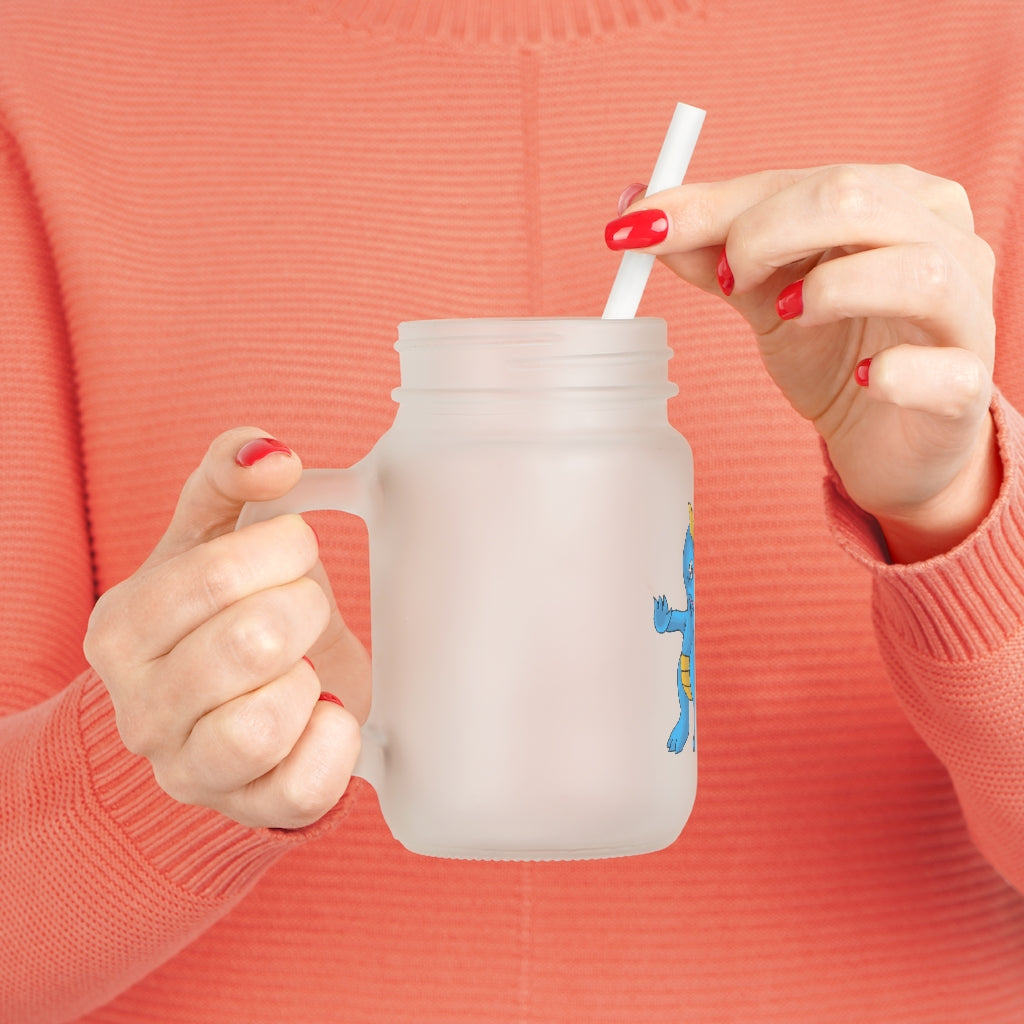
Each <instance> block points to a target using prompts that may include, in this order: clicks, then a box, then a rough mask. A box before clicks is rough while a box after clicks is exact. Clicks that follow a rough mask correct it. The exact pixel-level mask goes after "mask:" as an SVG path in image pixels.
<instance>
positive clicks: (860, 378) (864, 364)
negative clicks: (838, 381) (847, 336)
mask: <svg viewBox="0 0 1024 1024" xmlns="http://www.w3.org/2000/svg"><path fill="white" fill-rule="evenodd" d="M870 368H871V360H870V359H862V360H861V361H860V362H859V363H858V364H857V369H856V370H854V371H853V376H854V378H855V379H856V381H857V383H858V384H859V385H860V386H861V387H862V388H866V387H867V386H868V372H869V370H870Z"/></svg>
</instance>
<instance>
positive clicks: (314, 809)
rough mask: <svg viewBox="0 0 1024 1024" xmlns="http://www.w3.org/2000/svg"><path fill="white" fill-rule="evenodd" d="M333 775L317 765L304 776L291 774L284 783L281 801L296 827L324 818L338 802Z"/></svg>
mask: <svg viewBox="0 0 1024 1024" xmlns="http://www.w3.org/2000/svg"><path fill="white" fill-rule="evenodd" d="M339 795H340V794H338V793H337V792H336V791H335V786H334V784H333V775H332V773H331V772H330V771H329V770H328V767H327V766H326V765H324V766H323V767H322V768H319V769H318V767H317V765H316V763H315V762H314V764H313V765H312V766H311V768H310V769H309V770H307V771H306V772H303V773H302V774H298V773H294V772H293V773H290V775H289V777H288V778H287V779H286V780H284V781H283V782H282V785H281V799H282V801H283V803H284V805H285V806H286V807H287V808H288V812H287V813H288V815H289V816H290V817H291V818H292V820H293V821H294V823H295V824H296V825H299V826H301V825H308V824H310V823H312V822H314V821H316V820H318V819H319V818H322V817H323V816H324V815H325V814H326V813H327V812H328V811H329V810H330V809H331V808H332V807H333V806H334V804H335V803H336V802H337V800H338V796H339Z"/></svg>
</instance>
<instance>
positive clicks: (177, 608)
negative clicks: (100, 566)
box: [115, 514, 319, 661]
mask: <svg viewBox="0 0 1024 1024" xmlns="http://www.w3.org/2000/svg"><path fill="white" fill-rule="evenodd" d="M318 559H319V545H318V543H317V539H316V534H315V533H314V532H313V530H312V529H311V528H310V527H309V525H308V524H307V523H306V522H305V521H304V520H303V519H302V517H301V516H299V515H295V514H288V515H283V516H278V517H277V518H275V519H268V520H267V521H265V522H261V523H253V524H252V525H251V526H247V527H245V529H243V530H238V531H236V532H232V533H226V534H223V535H221V536H219V537H215V538H213V539H212V540H209V541H206V542H204V543H202V544H199V545H197V546H196V547H194V548H190V549H189V550H188V551H185V552H183V553H181V554H179V555H176V556H174V557H172V558H169V559H167V560H166V561H163V562H158V563H157V564H155V565H153V566H150V567H148V568H143V569H141V570H140V571H139V572H138V573H136V575H135V576H132V577H131V578H130V579H128V580H126V581H125V582H124V583H122V584H120V587H121V588H123V590H124V592H123V594H122V599H121V601H119V602H118V605H119V607H120V608H124V607H126V606H127V607H130V608H131V609H132V615H131V617H130V619H129V620H128V621H124V622H121V623H118V624H117V625H116V627H115V628H116V629H117V631H118V633H119V634H120V636H121V638H122V643H125V644H130V645H131V647H132V649H133V651H134V652H135V657H136V660H141V661H153V660H156V659H157V658H161V657H163V656H164V655H166V654H167V653H168V652H170V651H171V650H173V649H174V647H176V646H177V644H178V643H179V642H180V641H181V640H182V639H184V638H185V637H186V636H188V635H189V634H190V633H191V632H193V631H194V630H195V629H197V628H198V627H199V626H201V625H202V624H203V623H204V622H206V621H208V620H209V619H211V618H212V617H213V616H214V615H216V614H217V613H218V612H220V611H223V610H224V609H225V608H228V607H230V606H231V605H232V604H235V603H237V602H238V601H240V600H242V599H243V598H245V597H248V596H249V595H250V594H254V593H257V592H258V591H261V590H269V589H271V588H272V587H279V586H283V585H284V584H286V583H291V582H293V581H294V580H297V579H299V578H300V577H302V576H306V575H308V574H309V573H310V572H311V571H312V570H313V568H314V567H315V566H316V564H317V561H318Z"/></svg>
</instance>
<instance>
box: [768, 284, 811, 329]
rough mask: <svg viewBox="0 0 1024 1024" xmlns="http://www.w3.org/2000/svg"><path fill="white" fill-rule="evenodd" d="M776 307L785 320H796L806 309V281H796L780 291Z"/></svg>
mask: <svg viewBox="0 0 1024 1024" xmlns="http://www.w3.org/2000/svg"><path fill="white" fill-rule="evenodd" d="M775 308H776V310H777V311H778V314H779V316H780V317H781V318H782V319H783V320H795V319H796V318H797V317H798V316H799V315H800V314H801V313H802V312H803V311H804V283H803V281H802V280H801V281H794V282H793V283H792V284H791V285H789V286H788V287H786V288H783V289H782V291H781V292H779V297H778V299H777V300H776V302H775Z"/></svg>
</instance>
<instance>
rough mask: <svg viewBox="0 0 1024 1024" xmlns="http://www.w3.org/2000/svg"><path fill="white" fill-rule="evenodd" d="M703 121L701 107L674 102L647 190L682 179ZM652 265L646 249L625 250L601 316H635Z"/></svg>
mask: <svg viewBox="0 0 1024 1024" xmlns="http://www.w3.org/2000/svg"><path fill="white" fill-rule="evenodd" d="M703 124H704V111H703V110H701V109H700V107H691V106H689V105H688V104H686V103H677V104H676V109H675V113H674V114H673V115H672V120H671V122H670V123H669V126H668V132H666V134H665V141H664V142H663V143H662V144H661V152H660V153H659V154H658V160H657V162H656V163H655V165H654V170H653V172H652V173H651V180H650V183H649V184H648V185H647V194H648V195H653V194H654V193H655V192H661V191H662V190H663V189H666V188H675V187H676V186H677V185H681V184H682V183H683V176H684V175H685V174H686V168H687V167H688V166H689V164H690V157H691V156H693V151H694V149H695V148H696V146H697V136H699V135H700V130H701V127H702V126H703ZM653 266H654V256H652V255H651V254H650V253H649V252H633V251H631V250H628V249H627V250H626V251H625V252H624V253H623V254H622V262H621V263H620V264H619V272H618V273H617V274H616V275H615V281H614V282H613V283H612V290H611V292H610V293H609V295H608V302H607V303H606V304H605V307H604V312H603V313H602V314H601V316H602V318H603V319H605V320H629V319H631V318H632V317H634V316H636V311H637V307H638V306H639V305H640V299H641V298H643V294H644V287H645V286H646V284H647V278H648V277H649V276H650V273H651V267H653Z"/></svg>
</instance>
